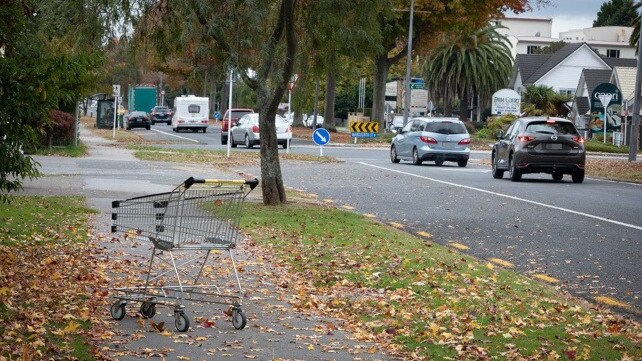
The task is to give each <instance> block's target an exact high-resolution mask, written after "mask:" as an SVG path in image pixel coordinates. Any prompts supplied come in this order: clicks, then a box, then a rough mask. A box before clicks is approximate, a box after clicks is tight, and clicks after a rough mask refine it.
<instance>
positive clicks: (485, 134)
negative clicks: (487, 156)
mask: <svg viewBox="0 0 642 361" xmlns="http://www.w3.org/2000/svg"><path fill="white" fill-rule="evenodd" d="M475 135H476V136H477V138H479V139H495V133H493V132H492V131H491V130H490V129H489V128H482V129H480V130H478V131H477V134H475Z"/></svg>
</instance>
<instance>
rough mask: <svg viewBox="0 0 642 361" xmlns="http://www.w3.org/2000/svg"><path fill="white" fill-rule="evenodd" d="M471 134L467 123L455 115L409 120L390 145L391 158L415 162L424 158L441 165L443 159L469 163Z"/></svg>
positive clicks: (393, 160)
mask: <svg viewBox="0 0 642 361" xmlns="http://www.w3.org/2000/svg"><path fill="white" fill-rule="evenodd" d="M469 145H470V135H469V134H468V131H467V130H466V127H465V126H464V123H463V122H461V121H460V120H459V119H456V118H428V117H420V118H414V119H411V120H410V121H408V124H406V126H405V127H403V128H402V129H401V130H400V131H399V132H398V133H397V135H396V136H395V137H394V138H392V144H391V145H390V160H391V161H392V162H393V163H399V161H400V160H408V161H412V163H413V164H416V165H419V164H421V163H422V162H423V161H425V160H431V161H434V162H435V164H436V165H438V166H441V165H442V164H444V161H450V162H457V164H458V165H459V166H460V167H465V166H466V165H467V164H468V158H469V157H470V149H469Z"/></svg>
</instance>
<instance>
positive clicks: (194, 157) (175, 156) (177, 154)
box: [129, 146, 339, 169]
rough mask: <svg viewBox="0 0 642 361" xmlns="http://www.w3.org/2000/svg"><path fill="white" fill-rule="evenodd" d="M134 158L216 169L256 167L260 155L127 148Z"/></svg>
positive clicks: (292, 157)
mask: <svg viewBox="0 0 642 361" xmlns="http://www.w3.org/2000/svg"><path fill="white" fill-rule="evenodd" d="M129 148H130V149H132V150H134V156H135V157H136V158H138V159H142V160H152V161H162V162H177V163H195V164H210V165H213V166H215V167H217V168H223V169H225V168H231V167H236V166H248V165H258V164H259V163H260V155H259V153H257V152H231V153H230V157H229V158H228V157H227V153H226V151H224V150H199V149H168V148H161V147H155V146H129ZM279 158H280V159H282V160H289V161H301V162H314V163H333V162H339V161H338V160H337V159H336V158H332V157H325V156H324V157H318V156H314V155H309V154H295V153H290V154H287V153H281V154H279Z"/></svg>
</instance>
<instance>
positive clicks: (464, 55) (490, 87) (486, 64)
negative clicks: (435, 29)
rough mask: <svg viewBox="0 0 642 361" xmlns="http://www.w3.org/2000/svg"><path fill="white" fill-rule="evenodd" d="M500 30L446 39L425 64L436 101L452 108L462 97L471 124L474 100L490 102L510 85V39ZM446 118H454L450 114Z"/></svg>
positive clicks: (463, 113) (486, 29)
mask: <svg viewBox="0 0 642 361" xmlns="http://www.w3.org/2000/svg"><path fill="white" fill-rule="evenodd" d="M497 29H498V26H496V25H495V26H486V27H484V28H482V29H480V30H477V31H475V32H473V33H470V32H460V33H455V34H453V35H449V36H444V37H443V41H442V44H441V45H439V47H438V48H437V49H435V51H434V52H433V53H432V54H431V55H430V57H429V58H428V60H427V61H426V63H425V66H424V76H425V79H426V83H427V84H428V87H429V89H431V90H432V93H433V99H436V100H438V101H444V103H446V104H448V103H449V101H451V100H452V99H453V98H454V97H455V96H457V97H459V99H460V101H461V105H460V108H461V109H460V112H459V117H460V119H462V120H468V100H469V99H470V97H471V96H475V97H477V96H479V97H480V98H481V99H490V97H491V96H492V94H493V93H494V92H495V91H497V90H498V89H501V88H504V87H505V86H506V84H507V83H508V78H509V77H510V74H511V70H512V63H513V58H512V55H511V51H510V47H509V42H508V39H507V38H506V37H505V36H503V35H501V34H499V33H498V32H497ZM446 115H451V114H449V112H448V111H446Z"/></svg>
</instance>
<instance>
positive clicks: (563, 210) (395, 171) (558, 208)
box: [359, 162, 642, 231]
mask: <svg viewBox="0 0 642 361" xmlns="http://www.w3.org/2000/svg"><path fill="white" fill-rule="evenodd" d="M359 163H360V164H363V165H365V166H368V167H373V168H377V169H382V170H387V171H390V172H394V173H399V174H404V175H409V176H411V177H416V178H421V179H426V180H429V181H433V182H437V183H442V184H446V185H449V186H453V187H460V188H465V189H470V190H473V191H477V192H482V193H487V194H492V195H494V196H498V197H504V198H508V199H512V200H516V201H521V202H526V203H530V204H535V205H538V206H541V207H546V208H551V209H555V210H558V211H562V212H567V213H571V214H575V215H578V216H583V217H588V218H593V219H597V220H599V221H603V222H608V223H613V224H617V225H619V226H623V227H628V228H633V229H637V230H639V231H642V227H640V226H636V225H634V224H629V223H624V222H619V221H615V220H612V219H608V218H604V217H600V216H595V215H592V214H588V213H584V212H579V211H574V210H572V209H568V208H562V207H557V206H553V205H550V204H546V203H541V202H536V201H532V200H530V199H524V198H519V197H515V196H509V195H507V194H502V193H497V192H493V191H488V190H485V189H481V188H475V187H470V186H465V185H463V184H457V183H453V182H447V181H443V180H439V179H434V178H430V177H424V176H421V175H417V174H413V173H408V172H403V171H400V170H396V169H390V168H386V167H380V166H378V165H374V164H368V163H364V162H359Z"/></svg>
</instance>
